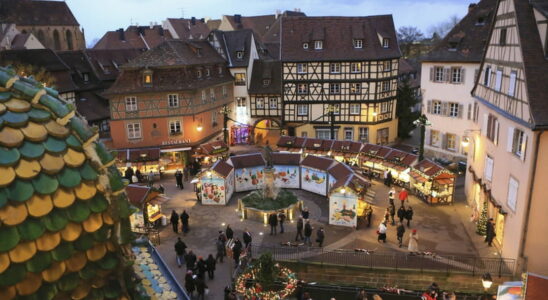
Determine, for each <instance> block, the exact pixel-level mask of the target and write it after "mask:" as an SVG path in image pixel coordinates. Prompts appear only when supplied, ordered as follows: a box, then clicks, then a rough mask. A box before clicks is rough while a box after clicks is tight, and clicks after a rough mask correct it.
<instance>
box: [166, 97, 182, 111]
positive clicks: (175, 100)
mask: <svg viewBox="0 0 548 300" xmlns="http://www.w3.org/2000/svg"><path fill="white" fill-rule="evenodd" d="M167 104H168V106H169V107H170V108H173V107H179V95H177V94H169V95H167Z"/></svg>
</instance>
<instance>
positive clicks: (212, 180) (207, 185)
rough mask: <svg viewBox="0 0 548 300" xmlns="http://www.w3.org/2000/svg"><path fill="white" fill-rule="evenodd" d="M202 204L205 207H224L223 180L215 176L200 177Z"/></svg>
mask: <svg viewBox="0 0 548 300" xmlns="http://www.w3.org/2000/svg"><path fill="white" fill-rule="evenodd" d="M201 183H202V190H201V198H202V204H205V205H225V204H226V199H225V192H226V191H225V179H224V178H222V177H218V176H215V175H211V176H202V178H201Z"/></svg>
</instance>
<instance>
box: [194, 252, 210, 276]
mask: <svg viewBox="0 0 548 300" xmlns="http://www.w3.org/2000/svg"><path fill="white" fill-rule="evenodd" d="M196 271H197V273H198V277H202V278H205V274H206V271H207V265H206V262H205V260H204V258H203V257H201V256H200V257H198V262H197V263H196Z"/></svg>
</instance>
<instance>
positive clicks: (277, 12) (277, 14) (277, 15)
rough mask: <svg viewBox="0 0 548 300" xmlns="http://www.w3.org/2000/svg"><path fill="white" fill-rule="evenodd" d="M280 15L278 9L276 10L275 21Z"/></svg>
mask: <svg viewBox="0 0 548 300" xmlns="http://www.w3.org/2000/svg"><path fill="white" fill-rule="evenodd" d="M281 13H282V11H281V10H279V9H276V19H277V18H278V17H279V16H280V14H281Z"/></svg>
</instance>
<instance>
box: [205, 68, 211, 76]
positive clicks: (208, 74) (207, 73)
mask: <svg viewBox="0 0 548 300" xmlns="http://www.w3.org/2000/svg"><path fill="white" fill-rule="evenodd" d="M205 75H206V77H209V76H210V75H211V73H210V71H209V69H205Z"/></svg>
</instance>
